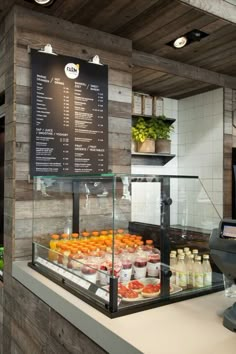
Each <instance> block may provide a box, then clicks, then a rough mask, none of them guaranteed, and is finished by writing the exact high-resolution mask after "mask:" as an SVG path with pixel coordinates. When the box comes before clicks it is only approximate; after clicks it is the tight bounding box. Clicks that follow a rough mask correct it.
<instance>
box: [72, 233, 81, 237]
mask: <svg viewBox="0 0 236 354" xmlns="http://www.w3.org/2000/svg"><path fill="white" fill-rule="evenodd" d="M71 236H72V238H77V237H79V234H77V233H73V234H71Z"/></svg>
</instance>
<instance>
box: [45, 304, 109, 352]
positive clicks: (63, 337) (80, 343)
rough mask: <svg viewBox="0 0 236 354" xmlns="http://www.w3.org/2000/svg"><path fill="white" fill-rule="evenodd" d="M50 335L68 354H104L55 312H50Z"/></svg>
mask: <svg viewBox="0 0 236 354" xmlns="http://www.w3.org/2000/svg"><path fill="white" fill-rule="evenodd" d="M50 323H51V326H50V333H51V336H52V337H53V338H55V339H56V341H57V342H59V343H60V344H61V345H62V346H63V347H64V348H65V349H66V350H67V351H68V352H69V353H71V354H83V353H96V354H104V353H106V352H105V351H104V350H103V349H102V348H100V347H99V346H98V345H97V344H95V343H94V342H92V341H91V339H89V338H88V337H87V336H86V335H84V334H83V333H82V332H80V331H78V330H77V329H76V328H75V327H74V326H72V325H71V324H70V323H69V322H68V321H66V320H65V319H64V318H63V317H61V316H60V315H59V314H58V313H57V312H55V311H54V310H51V312H50Z"/></svg>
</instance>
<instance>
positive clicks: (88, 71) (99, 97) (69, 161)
mask: <svg viewBox="0 0 236 354" xmlns="http://www.w3.org/2000/svg"><path fill="white" fill-rule="evenodd" d="M31 59H32V134H31V137H32V142H31V176H32V177H33V176H45V175H49V176H50V175H53V176H58V175H59V176H64V175H76V174H83V173H106V172H107V170H108V67H107V66H106V65H96V64H92V63H88V62H87V61H85V60H81V59H77V58H72V57H67V56H61V55H59V56H55V55H52V54H46V53H40V52H38V51H36V50H32V51H31Z"/></svg>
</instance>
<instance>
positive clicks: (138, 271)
mask: <svg viewBox="0 0 236 354" xmlns="http://www.w3.org/2000/svg"><path fill="white" fill-rule="evenodd" d="M146 271H147V267H142V268H140V267H135V266H134V278H135V279H142V278H145V277H146Z"/></svg>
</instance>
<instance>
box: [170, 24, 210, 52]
mask: <svg viewBox="0 0 236 354" xmlns="http://www.w3.org/2000/svg"><path fill="white" fill-rule="evenodd" d="M207 36H208V33H205V32H203V31H200V30H197V29H194V30H192V31H190V32H187V33H185V34H183V35H182V36H180V37H178V38H176V39H174V40H173V41H170V42H169V43H166V44H167V45H169V46H171V47H173V48H175V49H180V48H183V47H185V46H186V45H189V44H190V43H192V42H196V41H200V40H201V39H203V38H205V37H207Z"/></svg>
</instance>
